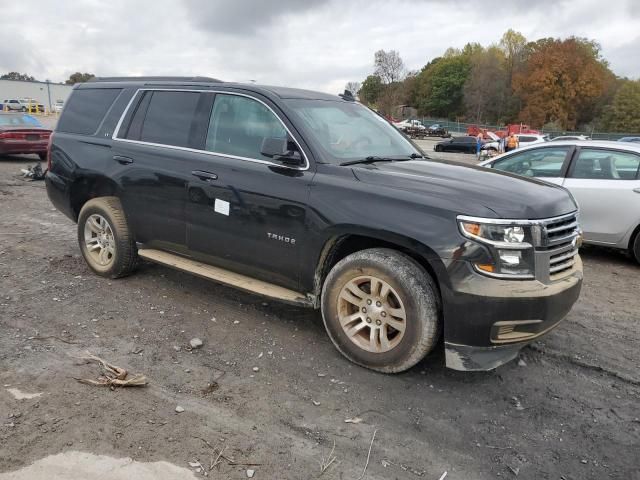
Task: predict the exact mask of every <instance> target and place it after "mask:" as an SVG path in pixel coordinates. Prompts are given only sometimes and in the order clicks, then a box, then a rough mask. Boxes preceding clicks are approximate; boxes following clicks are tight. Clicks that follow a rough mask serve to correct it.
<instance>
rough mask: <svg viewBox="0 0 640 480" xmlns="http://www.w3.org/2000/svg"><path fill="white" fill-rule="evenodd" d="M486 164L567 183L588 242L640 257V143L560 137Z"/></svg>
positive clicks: (564, 184)
mask: <svg viewBox="0 0 640 480" xmlns="http://www.w3.org/2000/svg"><path fill="white" fill-rule="evenodd" d="M480 166H483V167H487V168H494V169H496V170H501V171H504V172H510V173H513V174H517V175H523V176H525V177H536V178H539V179H541V180H544V181H546V182H551V183H555V184H557V185H562V186H564V187H565V188H567V189H568V190H569V191H570V192H571V193H572V194H573V196H574V197H575V199H576V201H577V202H578V206H579V207H580V226H581V227H582V230H583V233H584V241H585V243H591V244H594V245H603V246H607V247H614V248H619V249H623V250H626V251H628V252H629V253H630V254H631V255H632V257H633V258H635V259H636V261H638V262H639V263H640V173H639V172H640V145H636V144H633V143H626V142H608V141H597V140H592V141H589V142H588V143H587V142H584V141H579V140H578V141H575V140H574V141H560V140H559V141H555V142H547V143H543V144H537V145H531V146H529V147H524V148H520V149H518V150H514V151H511V152H509V153H506V154H504V155H500V156H498V157H494V158H492V159H490V160H487V161H484V162H481V163H480Z"/></svg>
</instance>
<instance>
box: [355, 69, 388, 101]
mask: <svg viewBox="0 0 640 480" xmlns="http://www.w3.org/2000/svg"><path fill="white" fill-rule="evenodd" d="M383 90H384V85H383V84H382V80H380V77H378V76H376V75H369V76H368V77H367V78H366V79H365V80H364V82H362V85H361V86H360V90H359V91H358V95H359V97H360V101H361V102H362V103H364V104H365V105H375V103H376V102H377V101H378V98H380V95H381V94H382V91H383Z"/></svg>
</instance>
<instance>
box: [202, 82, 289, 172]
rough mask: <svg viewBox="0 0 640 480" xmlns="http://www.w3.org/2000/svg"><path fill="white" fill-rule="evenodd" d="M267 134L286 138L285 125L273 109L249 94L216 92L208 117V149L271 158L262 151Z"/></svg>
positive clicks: (261, 158)
mask: <svg viewBox="0 0 640 480" xmlns="http://www.w3.org/2000/svg"><path fill="white" fill-rule="evenodd" d="M265 138H287V131H286V129H285V128H284V126H283V125H282V122H281V121H280V120H279V119H278V118H277V117H276V116H275V115H274V114H273V112H271V110H269V109H268V108H267V107H266V106H264V105H263V104H262V103H260V102H258V101H256V100H253V99H251V98H248V97H242V96H238V95H227V94H217V95H216V99H215V103H214V105H213V111H212V112H211V118H210V121H209V130H208V132H207V141H206V147H205V148H206V150H208V151H210V152H215V153H222V154H226V155H234V156H237V157H245V158H253V159H257V160H270V158H269V157H266V156H264V155H262V153H261V150H262V142H263V141H264V139H265Z"/></svg>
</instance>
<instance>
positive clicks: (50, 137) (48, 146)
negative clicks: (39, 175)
mask: <svg viewBox="0 0 640 480" xmlns="http://www.w3.org/2000/svg"><path fill="white" fill-rule="evenodd" d="M51 142H53V132H51V135H49V143H47V170H49V171H51V167H52V166H53V160H52V159H51Z"/></svg>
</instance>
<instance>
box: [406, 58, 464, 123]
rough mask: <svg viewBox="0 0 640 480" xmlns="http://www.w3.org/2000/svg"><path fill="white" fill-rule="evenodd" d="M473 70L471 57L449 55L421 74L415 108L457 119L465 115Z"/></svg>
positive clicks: (436, 60)
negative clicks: (466, 94)
mask: <svg viewBox="0 0 640 480" xmlns="http://www.w3.org/2000/svg"><path fill="white" fill-rule="evenodd" d="M470 71H471V63H470V58H469V56H468V55H465V54H462V53H456V52H447V53H446V56H445V57H442V58H436V59H434V60H433V61H431V62H430V63H429V64H427V65H426V66H425V67H424V68H423V69H422V71H421V72H420V73H419V74H418V78H417V86H416V105H417V107H418V110H419V111H420V112H421V113H423V114H429V115H435V116H441V117H448V118H455V117H456V116H459V115H462V113H463V112H464V107H463V98H464V93H463V89H464V85H465V83H466V81H467V79H468V77H469V74H470Z"/></svg>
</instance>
